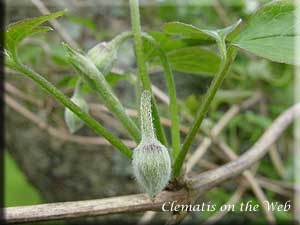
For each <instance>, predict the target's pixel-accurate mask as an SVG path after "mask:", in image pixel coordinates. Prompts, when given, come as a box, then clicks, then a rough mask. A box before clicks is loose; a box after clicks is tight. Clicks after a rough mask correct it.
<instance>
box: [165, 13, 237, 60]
mask: <svg viewBox="0 0 300 225" xmlns="http://www.w3.org/2000/svg"><path fill="white" fill-rule="evenodd" d="M241 22H242V20H241V19H240V20H238V21H237V22H236V23H234V24H233V25H231V26H229V27H225V28H223V29H215V30H206V29H200V28H197V27H195V26H193V25H190V24H185V23H180V22H171V23H167V24H165V26H164V27H163V30H164V32H165V33H167V34H169V35H172V36H174V35H175V37H179V38H185V39H186V38H189V39H194V40H197V41H201V42H202V44H212V43H215V42H216V43H217V44H218V48H219V52H220V55H221V57H222V58H225V57H226V40H227V39H231V38H233V37H234V36H235V35H237V32H238V31H239V29H238V28H240V24H241Z"/></svg>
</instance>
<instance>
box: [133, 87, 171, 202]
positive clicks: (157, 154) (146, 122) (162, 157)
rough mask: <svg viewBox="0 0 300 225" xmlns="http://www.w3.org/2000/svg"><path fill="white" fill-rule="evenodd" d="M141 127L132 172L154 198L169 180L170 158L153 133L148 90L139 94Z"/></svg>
mask: <svg viewBox="0 0 300 225" xmlns="http://www.w3.org/2000/svg"><path fill="white" fill-rule="evenodd" d="M141 127H142V141H141V143H140V144H139V145H138V146H137V147H136V148H135V149H134V152H133V160H132V166H133V172H134V175H135V177H136V180H137V182H138V183H139V185H140V186H141V187H142V188H143V189H144V190H145V191H146V192H147V193H148V195H149V196H150V197H151V198H154V197H155V196H156V195H157V194H158V193H159V192H160V191H162V190H163V189H164V188H165V187H166V185H167V184H168V182H169V180H170V177H171V159H170V156H169V153H168V150H167V148H166V147H165V146H164V145H162V144H161V143H160V142H159V141H158V140H157V138H156V136H155V133H154V128H153V123H152V114H151V93H150V92H149V91H144V92H143V93H142V96H141Z"/></svg>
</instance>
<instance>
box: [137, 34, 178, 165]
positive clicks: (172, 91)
mask: <svg viewBox="0 0 300 225" xmlns="http://www.w3.org/2000/svg"><path fill="white" fill-rule="evenodd" d="M142 36H143V38H145V39H146V40H148V41H149V42H150V43H151V44H152V45H153V46H154V47H155V49H156V50H157V51H158V54H159V58H160V61H161V64H162V66H163V68H164V71H165V75H166V80H167V86H168V92H169V97H170V112H171V121H172V126H171V133H172V147H173V159H174V160H175V159H176V157H177V155H178V153H179V150H180V131H179V117H178V105H177V98H176V88H175V82H174V76H173V73H172V69H171V66H170V64H169V61H168V58H167V56H166V54H165V52H164V51H163V50H162V48H161V46H160V45H159V43H158V42H157V41H156V40H155V39H154V38H153V37H152V36H150V35H148V34H145V33H143V34H142Z"/></svg>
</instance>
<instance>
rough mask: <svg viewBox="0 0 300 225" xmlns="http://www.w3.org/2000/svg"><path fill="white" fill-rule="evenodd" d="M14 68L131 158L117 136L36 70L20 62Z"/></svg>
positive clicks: (127, 149)
mask: <svg viewBox="0 0 300 225" xmlns="http://www.w3.org/2000/svg"><path fill="white" fill-rule="evenodd" d="M14 69H17V70H18V71H19V72H21V73H23V74H24V75H26V76H27V77H29V78H30V79H32V80H33V81H34V82H35V83H37V84H38V85H39V86H41V87H42V88H43V89H44V90H46V91H47V92H48V93H49V94H50V95H52V97H54V98H55V99H56V100H57V101H59V102H60V103H62V104H63V105H64V106H65V107H67V108H68V109H70V110H71V111H72V112H73V113H74V114H76V115H77V116H78V117H79V118H80V119H82V120H83V121H84V122H85V123H86V124H87V125H88V126H89V127H90V128H91V129H93V130H94V131H95V132H96V133H97V134H99V135H101V136H103V137H104V138H105V139H106V140H108V141H109V142H110V143H111V144H112V145H113V146H114V147H116V148H117V149H118V150H119V151H120V152H122V153H123V154H124V155H126V156H127V157H128V158H129V159H131V158H132V151H131V150H130V149H129V148H128V147H127V146H126V145H125V144H123V142H121V141H120V140H119V139H118V138H117V137H115V136H114V135H113V134H111V133H110V132H109V131H108V130H106V128H104V127H103V126H102V125H101V124H100V123H98V122H97V120H95V119H94V118H92V117H91V116H90V115H89V114H88V113H86V112H84V111H82V110H81V109H80V108H79V107H78V106H77V105H76V104H74V103H73V102H72V101H71V100H69V98H68V97H67V96H65V95H64V94H63V93H62V92H61V91H60V90H58V89H57V88H56V87H55V86H54V85H53V84H51V83H50V82H49V81H47V80H46V79H45V78H44V77H42V76H41V75H40V74H38V73H37V72H35V71H33V70H31V69H30V68H29V67H27V66H25V65H23V64H21V63H20V62H18V63H14Z"/></svg>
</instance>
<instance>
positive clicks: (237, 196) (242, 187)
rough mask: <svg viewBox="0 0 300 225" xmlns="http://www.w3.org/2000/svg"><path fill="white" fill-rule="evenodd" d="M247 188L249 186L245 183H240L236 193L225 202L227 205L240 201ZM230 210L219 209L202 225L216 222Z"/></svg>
mask: <svg viewBox="0 0 300 225" xmlns="http://www.w3.org/2000/svg"><path fill="white" fill-rule="evenodd" d="M246 190H247V187H246V186H245V185H240V186H239V187H238V188H237V190H236V191H235V192H234V194H233V195H232V196H231V198H230V199H229V200H228V201H227V202H226V203H225V204H227V205H234V204H236V203H238V202H239V200H240V199H241V197H242V196H243V194H244V193H245V191H246ZM228 212H229V211H226V210H225V211H218V212H217V213H215V214H214V215H213V216H211V217H210V218H208V219H207V220H206V221H205V222H204V223H202V225H210V224H214V223H216V222H217V221H219V220H220V219H221V218H222V217H224V216H225V215H226V214H227V213H228Z"/></svg>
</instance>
